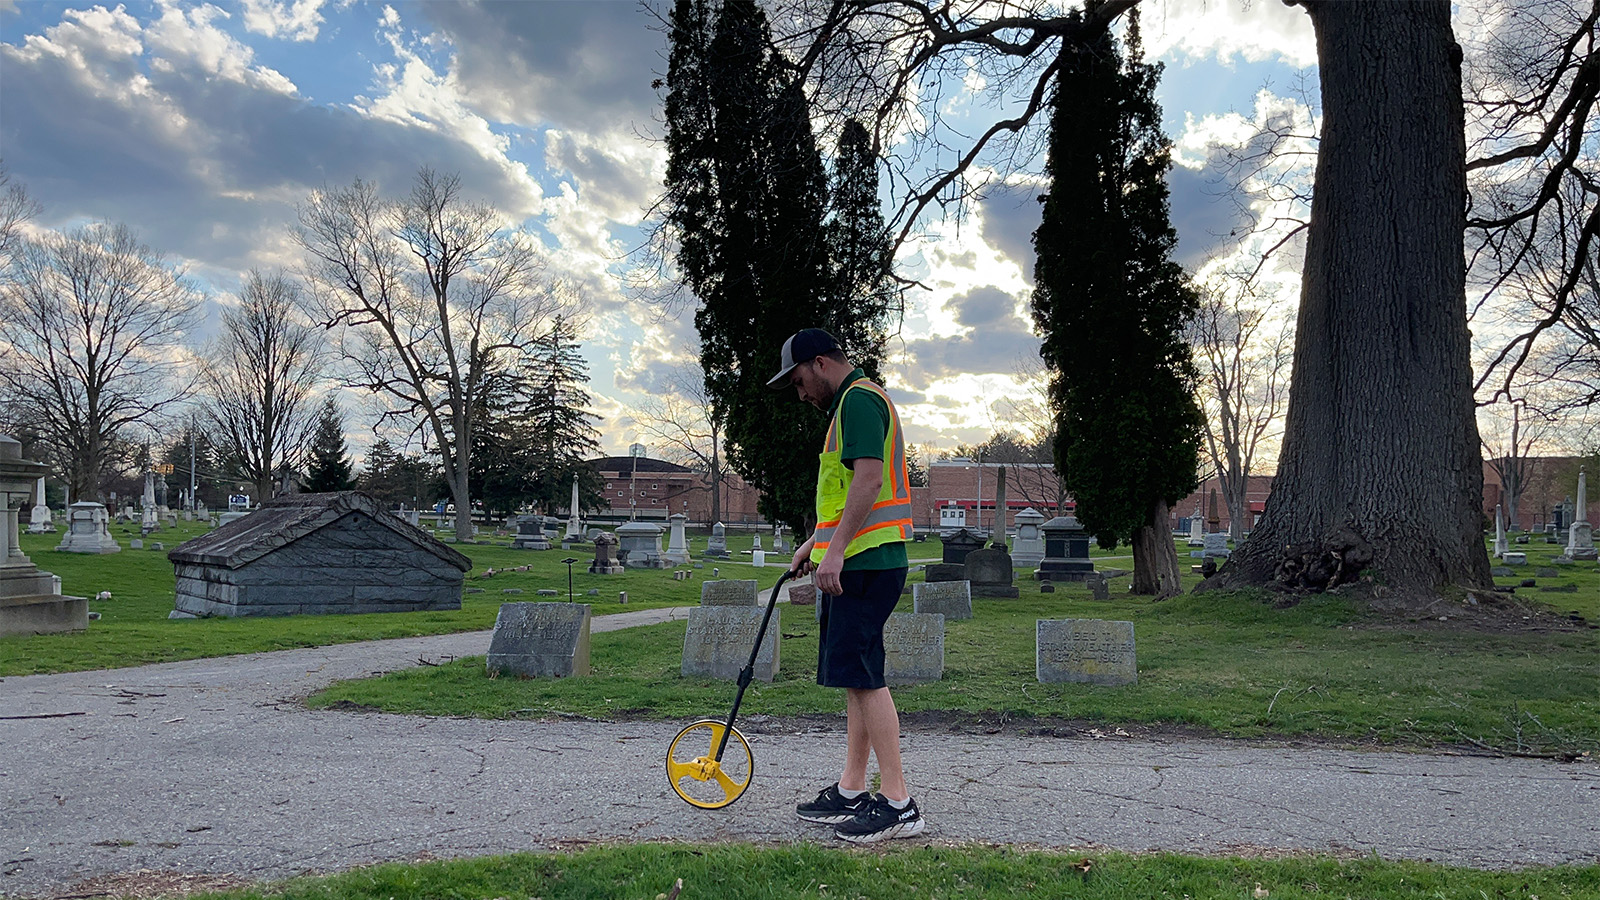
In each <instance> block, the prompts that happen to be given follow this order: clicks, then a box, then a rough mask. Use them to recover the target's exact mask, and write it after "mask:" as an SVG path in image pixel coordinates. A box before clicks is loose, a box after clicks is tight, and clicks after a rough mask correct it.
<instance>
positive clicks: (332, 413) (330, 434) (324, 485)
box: [306, 397, 355, 494]
mask: <svg viewBox="0 0 1600 900" xmlns="http://www.w3.org/2000/svg"><path fill="white" fill-rule="evenodd" d="M354 485H355V480H354V479H353V478H352V477H351V465H350V456H349V454H348V453H346V451H345V444H344V416H343V415H342V414H341V413H340V412H339V404H338V402H337V401H335V400H334V399H333V398H332V397H329V398H328V399H327V400H325V401H323V404H322V411H321V412H320V413H318V414H317V428H316V431H315V432H314V433H313V434H312V437H311V461H310V464H309V465H308V466H307V467H306V490H307V491H309V492H310V493H313V494H321V493H326V492H328V491H348V490H350V488H351V487H353V486H354Z"/></svg>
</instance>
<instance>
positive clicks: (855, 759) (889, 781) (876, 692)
mask: <svg viewBox="0 0 1600 900" xmlns="http://www.w3.org/2000/svg"><path fill="white" fill-rule="evenodd" d="M845 698H846V699H845V717H846V726H845V735H846V743H845V760H844V775H843V777H841V778H840V779H839V786H840V787H841V788H844V789H846V790H861V789H863V788H865V787H866V784H867V758H868V755H869V753H871V754H876V755H877V757H878V776H879V779H880V784H879V786H878V792H879V793H881V794H883V795H884V796H885V797H888V798H889V799H890V800H894V801H901V800H904V799H906V798H907V797H910V796H911V792H910V791H908V790H906V776H905V772H904V771H903V770H902V769H901V767H900V712H899V710H897V709H895V705H894V697H892V696H890V694H889V689H888V688H886V687H884V688H875V689H872V690H863V689H860V688H846V689H845Z"/></svg>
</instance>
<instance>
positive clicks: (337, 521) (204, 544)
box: [167, 491, 472, 616]
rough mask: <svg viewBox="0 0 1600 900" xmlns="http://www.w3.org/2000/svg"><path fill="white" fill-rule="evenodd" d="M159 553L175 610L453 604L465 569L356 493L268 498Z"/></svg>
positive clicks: (251, 611) (238, 612) (450, 553)
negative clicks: (166, 565) (166, 563)
mask: <svg viewBox="0 0 1600 900" xmlns="http://www.w3.org/2000/svg"><path fill="white" fill-rule="evenodd" d="M167 558H168V559H170V560H172V564H173V566H174V567H175V568H176V569H177V576H178V586H177V603H176V610H175V613H174V614H175V615H178V616H183V615H190V616H285V615H296V614H302V613H310V614H333V613H371V612H411V611H414V610H425V609H460V608H461V592H462V585H463V582H464V581H465V578H466V573H467V570H469V569H471V568H472V562H471V560H469V559H467V558H466V557H465V556H462V555H461V554H460V553H458V552H456V551H455V550H453V549H451V548H450V547H448V546H446V545H445V544H444V543H443V542H441V541H439V540H438V539H437V538H435V537H434V536H433V535H431V534H428V533H427V532H425V531H423V530H422V529H420V528H417V527H416V526H414V525H411V524H409V523H407V522H406V521H405V520H404V519H401V518H400V517H399V516H396V515H395V514H393V513H391V512H389V511H388V510H386V509H384V508H383V506H382V505H381V504H380V503H379V502H378V501H377V500H375V499H373V498H372V497H369V496H367V495H366V494H363V493H360V492H359V491H340V492H338V493H331V494H292V495H289V496H285V497H279V498H278V499H276V500H270V501H268V502H266V503H263V504H262V505H261V507H260V508H259V509H257V510H256V511H254V512H252V513H250V515H248V516H245V517H244V518H241V519H237V520H235V521H232V522H229V523H227V524H226V525H223V526H221V527H219V528H217V529H216V530H215V531H212V532H210V533H208V534H204V535H201V536H200V537H197V538H195V539H194V540H192V541H187V542H185V543H183V544H181V545H179V546H178V547H177V548H176V549H174V550H172V551H171V552H169V553H168V554H167Z"/></svg>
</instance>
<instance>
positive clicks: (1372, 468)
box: [1217, 0, 1492, 603]
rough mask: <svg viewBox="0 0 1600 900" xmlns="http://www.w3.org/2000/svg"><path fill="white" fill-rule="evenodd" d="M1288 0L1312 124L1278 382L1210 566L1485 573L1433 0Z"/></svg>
mask: <svg viewBox="0 0 1600 900" xmlns="http://www.w3.org/2000/svg"><path fill="white" fill-rule="evenodd" d="M1304 5H1305V6H1306V9H1307V12H1308V14H1309V15H1310V16H1311V20H1312V23H1313V25H1314V27H1315V30H1316V36H1317V52H1318V58H1319V61H1320V78H1321V83H1322V104H1323V115H1324V124H1323V134H1322V143H1321V148H1320V150H1319V154H1318V159H1317V172H1316V186H1315V193H1314V196H1313V199H1312V208H1311V226H1310V229H1309V234H1308V238H1307V244H1306V259H1305V270H1304V280H1303V287H1302V290H1301V297H1300V317H1299V329H1298V333H1297V335H1296V340H1295V354H1294V383H1293V385H1292V387H1291V390H1290V397H1289V412H1288V420H1287V428H1286V432H1285V436H1284V443H1283V452H1282V454H1281V458H1280V463H1279V467H1278V475H1277V478H1276V480H1275V482H1274V484H1273V490H1272V495H1271V498H1270V499H1269V500H1268V501H1267V508H1266V513H1265V516H1264V517H1263V519H1262V521H1261V524H1260V525H1259V526H1258V527H1257V528H1256V529H1255V530H1254V532H1253V533H1252V534H1251V538H1250V540H1249V542H1248V543H1247V544H1246V545H1245V546H1244V548H1242V550H1241V552H1240V553H1238V554H1236V556H1235V557H1234V559H1233V560H1232V561H1231V563H1230V564H1229V565H1227V566H1225V567H1224V571H1223V572H1222V573H1221V576H1220V578H1219V579H1218V580H1217V583H1218V584H1219V585H1222V586H1228V585H1246V584H1270V583H1273V582H1276V583H1278V584H1282V585H1286V586H1290V587H1294V588H1300V589H1312V590H1320V589H1323V588H1326V587H1332V586H1336V585H1338V584H1341V583H1344V582H1348V581H1351V580H1355V579H1356V578H1358V577H1359V575H1360V573H1361V572H1362V570H1364V569H1367V568H1369V567H1370V568H1371V569H1373V570H1375V572H1376V573H1377V576H1378V579H1379V580H1380V581H1381V582H1383V583H1384V584H1387V585H1389V586H1390V587H1392V588H1395V589H1397V590H1395V591H1394V593H1395V595H1396V599H1397V600H1398V601H1399V602H1402V603H1405V602H1408V601H1409V602H1422V601H1425V600H1427V599H1431V598H1432V597H1433V596H1436V593H1435V592H1436V591H1437V590H1438V589H1439V588H1441V587H1443V586H1446V585H1452V584H1454V585H1462V586H1466V587H1472V588H1486V587H1489V586H1490V585H1491V584H1492V579H1491V577H1490V574H1489V563H1488V557H1487V555H1486V552H1485V550H1484V545H1483V541H1482V534H1481V530H1480V529H1481V522H1482V513H1481V510H1480V507H1481V504H1482V498H1483V465H1482V454H1481V451H1480V449H1479V448H1480V444H1479V440H1478V429H1477V424H1476V422H1475V420H1474V415H1473V402H1472V366H1471V362H1470V359H1469V346H1468V341H1469V335H1468V332H1467V320H1466V299H1465V298H1466V288H1465V268H1464V263H1463V252H1462V251H1463V244H1462V241H1463V237H1462V229H1463V224H1464V218H1463V216H1464V210H1465V204H1466V144H1465V138H1464V132H1463V115H1462V100H1461V50H1460V48H1459V47H1458V46H1457V45H1456V42H1455V39H1454V36H1453V35H1452V33H1451V30H1450V4H1449V3H1448V2H1446V0H1417V2H1411V3H1368V2H1355V0H1350V2H1340V0H1326V2H1321V0H1319V2H1308V3H1305V4H1304Z"/></svg>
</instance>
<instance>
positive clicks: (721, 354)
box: [665, 0, 886, 531]
mask: <svg viewBox="0 0 1600 900" xmlns="http://www.w3.org/2000/svg"><path fill="white" fill-rule="evenodd" d="M667 80H668V88H669V90H668V95H667V129H668V132H667V134H668V137H667V147H668V171H667V184H666V186H667V196H666V203H665V206H666V210H667V216H666V219H667V223H668V227H669V228H670V230H671V232H672V233H673V234H674V235H675V237H676V239H677V252H676V262H677V265H678V269H679V272H680V274H681V276H682V277H683V279H684V282H685V283H686V284H687V285H688V286H689V288H690V289H691V290H692V291H693V293H694V295H695V297H696V298H697V299H698V300H699V302H700V307H699V309H698V310H697V311H696V314H695V326H696V328H697V329H698V330H699V333H700V339H701V350H700V361H701V367H702V368H703V370H704V371H705V383H706V390H707V393H708V394H709V395H710V397H711V400H712V406H713V409H714V410H715V411H716V413H717V414H718V415H719V416H720V417H721V418H722V419H723V421H724V422H726V432H725V433H726V436H727V443H726V447H727V456H728V461H729V463H730V464H731V465H732V466H733V467H734V469H735V470H737V471H738V472H739V474H740V475H742V476H743V477H744V479H745V480H746V481H748V482H750V483H751V484H753V485H755V486H756V487H757V488H758V489H759V490H760V491H761V493H762V501H761V502H762V507H761V511H762V513H763V514H764V515H765V516H767V518H769V519H771V520H774V521H782V522H786V523H787V524H789V525H790V526H792V527H794V528H795V529H796V530H797V531H803V530H804V529H806V528H808V527H809V525H810V519H811V517H812V515H813V491H814V483H815V479H816V453H817V450H818V448H820V446H821V443H822V430H823V426H824V425H825V424H826V421H825V417H824V416H823V414H822V413H820V412H819V411H817V410H815V409H812V408H811V407H809V406H806V405H805V404H801V403H798V402H796V401H795V398H794V397H793V395H792V394H788V393H784V392H773V391H769V390H767V388H766V380H767V379H768V378H769V377H771V375H772V373H773V372H775V371H777V368H778V358H779V350H780V348H781V347H782V345H783V342H784V341H785V340H787V339H788V337H789V336H790V335H792V334H794V333H795V332H796V331H798V330H800V329H801V328H805V327H809V326H818V327H823V328H828V329H829V330H831V331H833V332H834V334H835V335H836V336H838V337H839V338H840V341H841V343H843V344H844V346H845V349H846V350H847V351H848V352H850V353H851V355H852V357H853V358H855V359H856V361H857V362H859V363H862V364H863V365H864V367H865V368H867V370H868V372H869V373H870V374H876V371H877V359H878V357H879V356H880V355H881V352H882V344H883V338H882V322H883V320H884V312H883V310H884V307H883V305H882V304H881V303H880V304H879V306H878V307H872V306H871V305H870V304H871V302H873V298H876V297H877V296H878V295H879V294H881V292H882V290H881V281H880V280H872V281H871V284H870V285H869V286H868V287H867V288H865V289H856V288H853V287H849V286H846V285H845V284H844V283H843V282H842V281H841V280H840V279H839V278H837V277H835V276H836V273H835V272H834V270H833V267H832V266H830V247H831V246H832V245H831V244H830V240H829V236H830V235H831V234H832V233H833V232H825V229H824V227H823V222H824V217H825V214H826V212H827V201H828V178H827V173H826V171H825V169H824V167H823V164H822V157H821V154H820V153H819V152H818V150H817V145H816V139H815V136H814V135H813V133H812V130H811V118H810V110H809V103H808V101H807V99H806V96H805V92H804V89H803V86H802V85H801V83H800V82H799V80H798V79H797V78H795V76H794V74H793V72H792V71H791V68H790V66H789V64H788V62H787V61H786V60H785V59H784V58H783V57H782V55H781V54H780V53H778V52H777V51H776V50H775V49H774V48H773V47H772V37H771V30H770V28H769V26H768V23H767V19H766V16H765V14H764V13H763V12H762V11H761V9H760V7H759V6H757V4H756V3H755V2H753V0H726V2H724V3H723V4H722V5H721V6H720V7H719V8H717V9H716V11H715V14H714V15H713V14H712V13H711V8H710V7H709V6H708V5H707V4H706V3H705V2H702V0H678V3H677V4H676V6H675V7H674V11H673V26H672V49H671V54H670V56H669V60H668V77H667ZM864 133H865V132H864V129H863V130H861V134H860V135H858V136H857V139H858V140H857V144H858V145H859V146H861V147H865V146H866V144H867V142H866V141H865V140H864V139H862V138H864ZM863 154H866V155H867V156H869V157H870V150H861V151H856V152H855V154H854V155H853V156H852V158H851V160H852V161H851V167H850V171H851V172H852V173H853V174H852V176H851V177H859V179H860V180H861V182H862V184H863V185H865V182H866V176H865V175H864V174H862V170H863V168H864V166H867V165H871V166H875V159H872V160H871V162H870V163H863V162H862V156H863ZM866 189H867V190H868V191H869V192H870V194H871V195H872V201H873V205H874V207H875V203H876V192H877V191H876V172H875V168H873V169H872V177H871V185H870V186H868V187H866ZM851 209H852V213H851V215H852V217H853V218H852V219H851V221H850V223H849V225H848V226H841V227H840V229H839V230H838V234H839V235H840V236H841V237H842V236H844V235H846V234H852V233H857V234H861V235H867V237H861V238H860V239H859V240H858V241H856V243H854V244H849V242H846V244H847V247H846V249H848V250H849V251H850V252H851V253H852V254H853V255H851V256H850V257H849V259H850V261H851V264H852V266H853V267H854V268H852V269H851V270H850V271H852V272H861V271H864V270H868V269H872V266H871V264H870V261H876V260H877V259H878V258H879V256H876V255H874V254H872V253H871V252H870V251H869V250H867V249H865V245H866V244H868V243H870V240H873V239H875V238H872V237H870V236H871V233H872V231H873V227H872V226H871V224H870V223H869V222H868V221H867V215H866V213H865V211H858V210H859V206H852V207H851ZM878 222H879V223H880V225H879V227H878V230H879V231H881V217H880V218H879V219H878ZM851 229H856V231H854V232H852V231H851ZM881 255H882V256H886V253H885V254H881ZM873 272H874V274H872V275H871V276H870V278H871V279H878V278H879V276H878V275H877V274H875V273H876V270H875V269H873ZM864 277H865V276H864ZM873 309H876V310H877V311H876V312H873V311H872V310H873Z"/></svg>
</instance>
